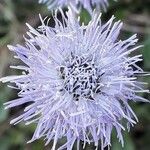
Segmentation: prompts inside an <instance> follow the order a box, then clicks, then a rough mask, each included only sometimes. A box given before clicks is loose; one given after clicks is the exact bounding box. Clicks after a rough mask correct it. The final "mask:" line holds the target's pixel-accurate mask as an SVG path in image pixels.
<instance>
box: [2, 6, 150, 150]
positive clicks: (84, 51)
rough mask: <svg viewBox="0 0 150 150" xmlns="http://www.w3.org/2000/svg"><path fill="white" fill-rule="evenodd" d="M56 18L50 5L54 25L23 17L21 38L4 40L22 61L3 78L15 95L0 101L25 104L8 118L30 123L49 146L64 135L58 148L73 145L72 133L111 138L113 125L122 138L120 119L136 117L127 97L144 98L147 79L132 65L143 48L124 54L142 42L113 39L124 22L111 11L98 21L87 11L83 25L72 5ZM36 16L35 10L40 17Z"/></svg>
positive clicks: (78, 137)
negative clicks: (35, 23) (24, 29)
mask: <svg viewBox="0 0 150 150" xmlns="http://www.w3.org/2000/svg"><path fill="white" fill-rule="evenodd" d="M61 14H62V22H60V21H59V20H58V18H57V13H55V16H54V20H55V27H50V26H48V23H47V24H45V23H44V22H45V21H43V20H42V19H41V26H39V27H38V29H34V28H32V27H31V26H30V25H29V24H27V26H28V27H29V32H27V35H28V38H27V37H26V38H25V41H26V44H25V46H21V45H17V46H8V47H9V49H10V50H12V51H14V52H15V53H16V58H19V59H21V60H22V61H23V62H24V64H25V65H22V66H12V68H15V69H19V70H23V73H22V75H19V76H9V77H4V78H2V79H1V81H2V82H4V83H5V82H10V83H15V86H14V88H16V89H18V90H20V92H19V93H18V96H19V98H18V99H16V100H13V101H9V102H7V103H5V105H6V108H11V107H15V106H19V105H22V104H26V107H25V109H24V112H23V114H22V115H20V116H19V117H17V118H15V119H13V120H12V121H11V124H17V123H19V122H21V121H25V122H26V125H28V124H30V123H36V124H37V127H36V130H35V132H34V135H33V137H32V139H31V140H30V141H29V142H32V141H34V140H36V139H39V138H41V137H45V139H46V140H47V142H46V144H48V143H49V142H50V141H51V140H53V141H54V142H53V147H52V150H54V149H56V144H57V141H58V140H59V139H61V138H62V137H66V139H67V141H66V143H65V144H64V145H62V146H61V147H60V148H59V150H61V149H65V148H67V150H71V149H72V147H73V145H74V143H75V141H77V147H78V148H79V142H80V141H82V142H83V148H84V147H85V145H86V143H89V144H90V143H91V142H93V143H94V144H95V146H96V147H98V144H99V141H101V148H102V149H104V147H105V146H110V145H111V139H110V137H111V133H112V129H113V128H115V129H116V132H117V137H118V138H119V141H121V143H122V145H123V143H124V141H123V137H122V130H125V127H123V125H122V124H121V122H122V120H126V122H127V128H128V129H129V128H130V125H132V126H133V125H134V124H135V123H136V121H137V117H136V115H135V114H134V112H133V110H132V109H131V107H130V106H129V104H128V102H130V101H135V102H136V101H144V102H147V100H146V99H144V98H142V97H140V96H138V95H137V93H138V92H148V90H144V89H143V85H144V84H145V83H143V82H140V81H137V76H138V75H145V72H144V71H143V70H142V69H141V68H140V67H138V66H137V62H139V61H142V58H141V55H136V56H129V54H130V53H131V52H134V51H135V50H137V49H138V48H140V47H141V46H135V44H136V42H137V41H138V40H137V39H136V35H133V36H132V37H130V38H129V39H127V40H124V41H122V40H118V35H119V33H120V30H121V27H122V23H121V22H120V21H117V22H115V23H113V20H114V17H112V18H111V19H110V20H109V21H108V22H107V23H105V24H104V25H102V24H101V19H100V18H101V15H97V14H95V13H93V15H92V20H91V21H90V22H89V24H88V25H84V24H83V23H82V24H81V25H80V20H79V19H76V17H75V16H74V15H73V13H72V11H71V9H69V11H68V12H67V13H66V15H67V16H66V15H65V14H64V13H63V12H62V10H61ZM40 18H41V17H40Z"/></svg>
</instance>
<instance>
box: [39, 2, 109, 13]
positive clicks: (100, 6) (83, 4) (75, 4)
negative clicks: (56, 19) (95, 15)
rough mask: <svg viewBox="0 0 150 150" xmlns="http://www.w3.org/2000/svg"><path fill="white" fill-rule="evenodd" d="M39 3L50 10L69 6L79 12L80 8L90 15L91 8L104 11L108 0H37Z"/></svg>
mask: <svg viewBox="0 0 150 150" xmlns="http://www.w3.org/2000/svg"><path fill="white" fill-rule="evenodd" d="M39 3H45V4H47V6H48V8H49V9H50V10H53V9H54V8H58V7H65V6H70V7H71V8H72V9H73V10H74V11H75V12H77V13H78V12H79V10H80V9H81V7H83V8H84V9H86V10H87V11H88V12H89V13H90V14H92V8H93V7H95V8H96V10H98V11H99V10H101V9H103V10H105V11H106V8H107V6H108V0H39Z"/></svg>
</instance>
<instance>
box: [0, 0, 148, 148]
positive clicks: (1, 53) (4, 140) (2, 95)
mask: <svg viewBox="0 0 150 150" xmlns="http://www.w3.org/2000/svg"><path fill="white" fill-rule="evenodd" d="M37 1H38V0H0V77H3V76H6V75H14V74H20V72H16V71H15V70H13V69H10V68H9V66H10V65H15V64H19V63H20V62H18V61H17V60H15V59H14V58H13V54H12V53H11V52H10V51H9V50H8V49H7V47H6V46H7V45H8V44H17V43H19V44H21V43H23V41H24V40H23V35H24V34H25V32H26V31H27V27H26V25H25V23H26V22H28V23H29V24H30V25H32V26H33V27H37V26H38V25H39V23H40V22H39V17H38V14H39V13H41V15H42V16H43V17H44V16H50V15H51V13H50V12H49V11H48V10H47V8H46V6H44V5H40V4H38V3H37ZM109 1H110V7H109V9H108V11H107V12H106V13H104V14H103V16H102V19H103V22H105V21H107V20H108V19H109V18H110V17H111V16H112V15H113V14H114V15H115V16H116V20H118V19H121V20H122V21H123V22H124V26H123V28H122V31H121V35H120V38H121V39H126V38H128V37H129V36H131V35H132V34H134V33H137V34H138V38H139V44H143V45H145V46H144V47H143V48H142V49H140V51H138V53H142V54H143V59H144V61H143V62H142V63H139V64H138V65H140V66H141V67H142V68H143V69H144V70H145V71H150V0H118V2H114V1H113V0H109ZM81 19H82V21H84V22H85V23H88V21H89V19H90V18H89V16H88V14H87V13H86V11H82V13H81ZM139 80H142V81H145V82H148V83H149V85H147V88H149V87H150V77H142V78H140V79H139ZM142 96H143V97H145V98H148V99H150V96H149V95H148V94H142ZM16 97H17V93H16V91H13V90H12V89H10V88H8V87H7V86H6V85H4V84H0V150H48V149H49V150H50V149H51V148H50V145H51V143H50V145H49V146H47V147H44V141H43V140H38V141H35V142H33V143H32V144H26V142H27V141H28V140H29V139H30V138H31V136H32V133H33V132H34V129H35V127H34V126H33V125H30V126H25V125H24V124H23V123H20V124H19V125H17V126H13V125H9V121H10V120H11V119H12V118H14V117H15V116H17V115H19V114H21V111H22V110H23V106H20V107H17V108H14V109H10V110H4V107H3V103H4V102H6V101H9V100H11V99H14V98H16ZM131 106H132V108H133V109H134V111H135V112H136V114H137V116H138V118H139V122H138V123H137V125H135V126H134V128H132V129H131V132H130V133H128V132H124V139H125V146H124V148H121V145H120V143H118V141H117V139H116V136H115V134H114V133H113V135H112V148H111V149H112V150H122V149H123V150H150V105H149V104H147V103H136V104H135V103H131ZM61 142H63V140H61V141H60V143H61ZM74 149H76V148H74ZM93 149H94V147H93V146H92V145H90V146H88V145H87V147H86V150H93Z"/></svg>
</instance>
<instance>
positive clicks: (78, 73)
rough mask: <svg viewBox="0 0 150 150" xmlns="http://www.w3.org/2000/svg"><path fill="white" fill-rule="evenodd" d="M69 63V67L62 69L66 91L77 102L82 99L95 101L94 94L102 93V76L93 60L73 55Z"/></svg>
mask: <svg viewBox="0 0 150 150" xmlns="http://www.w3.org/2000/svg"><path fill="white" fill-rule="evenodd" d="M67 63H68V65H67V66H65V67H64V66H62V67H60V75H61V78H62V79H63V80H64V89H65V90H67V91H68V92H69V93H70V94H72V95H73V98H74V99H75V100H76V101H78V100H79V98H80V97H82V98H83V97H84V98H87V99H90V100H94V94H96V93H100V92H101V89H100V77H101V75H99V70H98V68H97V67H96V66H95V65H94V62H93V61H92V59H90V58H84V57H80V56H74V55H72V56H71V59H70V61H68V62H67Z"/></svg>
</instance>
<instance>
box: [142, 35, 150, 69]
mask: <svg viewBox="0 0 150 150" xmlns="http://www.w3.org/2000/svg"><path fill="white" fill-rule="evenodd" d="M143 57H144V67H145V68H148V69H150V37H149V38H148V39H147V40H146V41H145V42H144V48H143Z"/></svg>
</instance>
